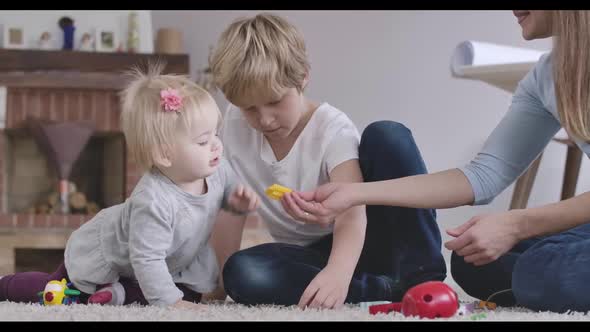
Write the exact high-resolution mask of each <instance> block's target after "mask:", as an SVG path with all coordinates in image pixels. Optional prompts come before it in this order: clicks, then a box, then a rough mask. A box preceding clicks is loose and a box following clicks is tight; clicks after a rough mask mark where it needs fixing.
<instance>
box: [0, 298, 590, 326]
mask: <svg viewBox="0 0 590 332" xmlns="http://www.w3.org/2000/svg"><path fill="white" fill-rule="evenodd" d="M483 313H484V314H485V317H484V316H483V315H480V316H479V317H476V316H473V315H470V316H455V317H452V318H445V319H443V318H439V319H437V320H439V321H443V320H453V321H457V320H459V321H472V320H477V321H580V320H583V321H590V316H589V315H587V314H583V313H569V314H557V313H549V312H541V313H536V312H531V311H529V310H526V309H514V308H512V309H506V308H499V309H497V310H495V311H486V312H483ZM402 320H405V321H407V320H419V318H417V317H404V316H403V315H402V314H399V313H392V314H378V315H371V314H369V313H368V311H367V309H363V308H361V307H360V306H352V305H350V306H346V307H344V308H343V309H340V310H305V311H303V310H300V309H298V308H297V307H294V306H293V307H277V306H264V307H252V308H249V307H245V306H242V305H239V304H235V303H232V302H226V303H216V304H210V305H209V306H208V307H207V309H204V310H203V311H198V312H197V311H188V310H178V309H163V308H157V307H147V306H139V305H133V306H124V307H113V306H98V305H79V304H78V305H71V306H51V307H45V306H41V305H39V304H22V303H11V302H0V321H402Z"/></svg>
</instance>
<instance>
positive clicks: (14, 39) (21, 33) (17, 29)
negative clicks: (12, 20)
mask: <svg viewBox="0 0 590 332" xmlns="http://www.w3.org/2000/svg"><path fill="white" fill-rule="evenodd" d="M26 40H27V36H26V34H25V29H24V27H22V26H15V25H8V24H6V25H3V26H2V47H3V48H19V49H22V48H25V47H26Z"/></svg>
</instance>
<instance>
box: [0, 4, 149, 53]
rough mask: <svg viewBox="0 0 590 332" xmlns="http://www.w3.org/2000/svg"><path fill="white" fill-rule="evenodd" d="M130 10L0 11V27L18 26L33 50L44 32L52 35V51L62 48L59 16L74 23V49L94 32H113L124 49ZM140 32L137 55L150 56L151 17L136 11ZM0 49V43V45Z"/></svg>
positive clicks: (146, 12)
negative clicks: (85, 36) (22, 29)
mask: <svg viewBox="0 0 590 332" xmlns="http://www.w3.org/2000/svg"><path fill="white" fill-rule="evenodd" d="M130 12H131V11H129V10H3V11H0V25H9V26H20V27H22V28H24V30H25V35H26V37H25V38H26V40H25V42H26V45H27V46H28V47H27V48H35V46H36V42H37V40H38V39H39V36H40V35H41V33H43V32H44V31H49V33H51V35H52V37H53V38H52V45H53V48H54V49H61V48H62V46H63V31H62V30H61V28H60V27H59V25H58V24H57V22H58V21H59V19H60V18H61V17H62V16H69V17H70V18H72V19H73V20H74V26H75V27H76V31H75V33H74V48H75V47H77V45H78V42H79V41H80V37H82V35H83V34H84V33H85V32H90V33H91V34H92V35H93V36H94V31H95V29H105V30H113V31H115V33H117V34H118V37H117V38H118V39H119V41H121V42H123V47H124V49H127V30H128V24H129V23H128V22H129V21H128V17H129V13H130ZM136 12H137V14H138V25H139V29H140V36H139V42H140V45H139V51H140V52H141V53H152V52H153V50H154V38H153V31H152V15H151V11H150V10H137V11H136ZM0 45H1V43H0Z"/></svg>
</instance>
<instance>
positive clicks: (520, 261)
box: [451, 224, 590, 312]
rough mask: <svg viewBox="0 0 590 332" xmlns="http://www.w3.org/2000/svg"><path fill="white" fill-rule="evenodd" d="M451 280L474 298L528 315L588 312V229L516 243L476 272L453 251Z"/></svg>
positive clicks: (589, 231) (589, 287) (589, 290)
mask: <svg viewBox="0 0 590 332" xmlns="http://www.w3.org/2000/svg"><path fill="white" fill-rule="evenodd" d="M451 274H452V275H453V279H454V280H455V281H456V282H457V283H458V284H459V286H461V288H463V290H465V292H466V293H467V294H469V295H471V296H473V297H475V298H478V299H482V300H486V299H488V298H489V297H490V296H492V295H493V294H495V293H497V292H500V291H503V290H509V291H506V292H503V293H500V294H498V295H493V296H492V298H491V299H490V301H492V302H496V303H498V304H499V305H504V306H511V305H519V306H523V307H526V308H529V309H532V310H540V311H554V312H565V311H568V310H572V311H581V312H587V311H590V224H586V225H582V226H578V227H575V228H573V229H571V230H568V231H565V232H562V233H559V234H556V235H552V236H547V237H544V238H542V239H541V238H535V239H529V240H526V241H522V242H520V243H519V244H518V245H516V246H515V247H514V248H512V250H510V251H509V252H508V253H506V254H505V255H503V256H501V257H500V258H498V259H497V260H495V261H494V262H492V263H489V264H486V265H483V266H480V267H476V266H474V265H473V264H468V263H465V260H464V259H463V257H461V256H458V255H457V254H456V253H454V252H453V254H452V256H451Z"/></svg>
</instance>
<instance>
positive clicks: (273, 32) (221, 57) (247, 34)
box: [209, 13, 310, 105]
mask: <svg viewBox="0 0 590 332" xmlns="http://www.w3.org/2000/svg"><path fill="white" fill-rule="evenodd" d="M209 65H210V68H211V71H212V73H213V79H214V82H215V85H217V87H218V88H219V89H221V91H222V92H223V94H224V95H225V97H226V98H227V99H228V100H229V101H230V102H231V103H233V104H235V105H242V104H244V103H248V102H249V101H251V100H252V99H253V98H264V99H273V98H277V97H279V96H280V93H282V90H283V89H285V88H297V90H298V91H300V92H301V91H303V86H302V84H303V80H304V78H305V76H306V75H307V73H308V72H309V69H310V65H309V62H308V60H307V54H306V52H305V42H304V40H303V36H302V35H301V33H299V31H298V30H297V29H296V28H295V27H294V26H293V25H291V24H290V23H289V22H287V21H286V20H285V19H283V18H281V17H279V16H276V15H273V14H268V13H263V14H258V15H256V16H255V17H252V18H239V19H237V20H235V21H234V22H233V23H232V24H231V25H230V26H229V27H227V29H225V31H224V32H223V33H222V34H221V37H220V38H219V42H218V44H217V47H216V48H215V50H214V52H213V53H212V54H211V57H210V58H209Z"/></svg>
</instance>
